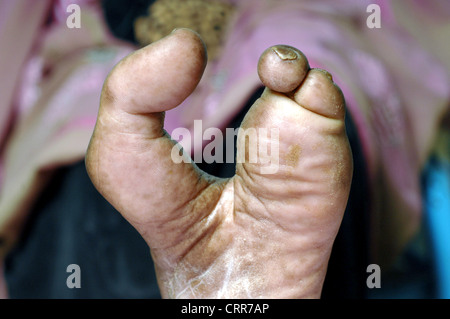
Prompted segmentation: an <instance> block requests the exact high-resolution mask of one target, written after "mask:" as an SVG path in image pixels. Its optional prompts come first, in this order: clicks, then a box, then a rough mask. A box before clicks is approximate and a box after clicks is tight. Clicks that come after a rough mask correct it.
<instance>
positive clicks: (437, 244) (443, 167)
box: [424, 157, 450, 299]
mask: <svg viewBox="0 0 450 319" xmlns="http://www.w3.org/2000/svg"><path fill="white" fill-rule="evenodd" d="M425 174H426V176H425V178H426V183H425V188H424V195H425V203H424V204H425V211H426V221H427V223H428V225H429V227H430V235H431V241H432V244H433V248H434V254H435V265H436V275H437V289H438V298H445V299H450V163H448V162H446V161H444V160H443V159H439V158H437V157H432V158H431V159H430V161H429V162H428V164H427V167H426V170H425Z"/></svg>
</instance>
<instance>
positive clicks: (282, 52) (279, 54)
mask: <svg viewBox="0 0 450 319" xmlns="http://www.w3.org/2000/svg"><path fill="white" fill-rule="evenodd" d="M308 70H309V63H308V60H307V59H306V57H305V55H304V54H303V53H302V52H301V51H300V50H298V49H296V48H294V47H291V46H287V45H275V46H272V47H270V48H268V49H267V50H265V51H264V52H263V54H262V55H261V57H260V59H259V61H258V75H259V78H260V79H261V82H262V83H263V84H264V85H265V86H266V87H268V88H270V89H271V90H273V91H276V92H280V93H288V92H292V91H294V90H295V89H296V88H297V87H298V86H299V85H300V84H301V83H302V81H303V79H304V78H305V76H306V74H307V72H308Z"/></svg>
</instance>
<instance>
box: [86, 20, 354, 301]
mask: <svg viewBox="0 0 450 319" xmlns="http://www.w3.org/2000/svg"><path fill="white" fill-rule="evenodd" d="M206 60H207V54H206V49H205V46H204V44H203V42H202V40H201V39H200V37H199V36H198V35H197V34H196V33H195V32H192V31H190V30H187V29H178V30H176V31H174V32H173V33H172V34H170V35H169V36H167V37H165V38H163V39H161V40H160V41H158V42H155V43H153V44H151V45H149V46H146V47H144V48H142V49H140V50H138V51H136V52H134V53H133V54H131V55H129V56H128V57H126V58H125V59H123V60H122V61H121V62H119V63H118V64H117V66H116V67H115V68H114V69H113V70H112V71H111V73H110V75H109V76H108V78H107V79H106V80H105V84H104V87H103V91H102V97H101V102H100V108H99V113H98V119H97V123H96V127H95V130H94V133H93V135H92V138H91V142H90V145H89V148H88V151H87V154H86V167H87V171H88V173H89V176H90V178H91V179H92V181H93V183H94V185H95V186H96V187H97V189H98V190H99V191H100V193H101V194H102V195H103V196H104V197H105V198H106V199H107V200H108V201H109V202H110V203H111V204H112V205H113V206H114V207H115V208H116V209H117V210H118V211H119V212H121V214H122V215H123V216H124V218H125V219H127V220H128V221H129V222H130V223H131V224H132V225H133V226H134V227H135V228H136V229H137V230H138V232H139V233H140V234H141V235H142V236H143V238H144V239H145V241H146V242H147V244H148V245H149V247H150V249H151V254H152V257H153V259H154V263H155V268H156V274H157V278H158V283H159V287H160V290H161V294H162V296H163V297H166V298H318V297H320V294H321V289H322V285H323V281H324V277H325V274H326V270H327V264H328V259H329V256H330V252H331V248H332V245H333V242H334V239H335V236H336V234H337V231H338V229H339V226H340V223H341V220H342V216H343V213H344V210H345V207H346V203H347V198H348V194H349V190H350V184H351V178H352V170H353V168H352V157H351V150H350V147H349V144H348V140H347V136H346V134H345V125H344V116H345V102H344V97H343V95H342V93H341V90H340V89H339V88H338V87H337V86H336V85H335V84H334V83H333V81H332V78H331V76H330V75H329V74H328V73H327V72H326V71H323V70H319V69H310V68H309V65H308V62H307V59H306V57H305V56H304V55H303V54H302V53H301V52H300V51H298V50H297V49H295V48H291V47H286V46H275V47H273V48H270V49H268V50H266V51H265V52H264V53H263V54H262V56H261V59H260V63H259V67H258V73H259V75H260V77H261V79H262V81H263V83H264V84H265V86H266V90H265V91H264V93H263V94H262V96H261V97H260V99H258V100H257V101H256V103H255V104H254V105H253V106H252V108H251V109H250V111H249V112H248V113H247V115H246V117H245V118H244V120H243V122H242V125H241V128H243V129H249V128H255V129H259V128H264V129H269V130H270V129H271V128H277V129H278V131H279V168H278V170H277V172H276V173H273V174H262V173H261V168H262V167H264V165H266V164H265V163H264V162H263V161H262V160H258V161H257V162H256V163H254V162H251V163H250V162H244V163H239V162H238V163H237V166H236V174H235V176H234V177H232V178H230V179H220V178H216V177H213V176H210V175H208V174H206V173H204V172H202V171H201V170H199V169H198V168H197V167H196V165H195V163H193V162H192V161H191V162H189V161H188V162H186V163H185V162H181V163H174V162H173V161H172V159H171V151H172V148H173V147H174V145H175V144H176V142H174V141H173V140H172V139H171V138H170V136H169V135H168V134H167V133H166V132H165V131H164V129H163V124H164V112H165V111H168V110H170V109H172V108H174V107H176V106H177V105H179V104H180V103H181V102H182V101H183V100H184V99H185V98H186V97H188V96H189V95H190V94H191V93H192V92H193V90H194V89H195V88H196V86H197V84H198V82H199V81H200V78H201V76H202V74H203V71H204V69H205V66H206ZM238 140H239V137H238ZM237 148H238V153H239V152H246V153H248V152H249V148H248V147H247V146H246V145H245V144H244V145H242V143H241V145H238V146H237ZM245 155H246V158H247V157H248V155H250V154H245ZM184 156H186V157H189V155H187V154H184ZM149 271H150V270H149Z"/></svg>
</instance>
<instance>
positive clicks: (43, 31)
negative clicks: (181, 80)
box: [0, 0, 135, 296]
mask: <svg viewBox="0 0 450 319" xmlns="http://www.w3.org/2000/svg"><path fill="white" fill-rule="evenodd" d="M66 3H67V1H66V2H64V1H61V2H58V1H45V0H40V1H31V2H30V1H22V0H17V1H2V2H0V12H1V20H0V25H1V28H0V52H1V60H0V67H1V77H0V90H1V91H0V92H1V93H0V94H1V96H2V99H1V100H0V103H2V104H1V107H0V115H1V116H0V133H1V135H0V138H1V139H0V155H1V156H0V158H1V161H0V238H1V242H2V245H1V246H0V264H3V261H2V260H3V258H4V256H5V255H6V253H7V252H8V251H9V249H11V247H12V246H13V244H14V242H15V241H16V239H17V237H18V236H19V235H20V230H21V227H22V225H23V223H24V221H25V219H26V217H27V214H28V211H29V208H30V206H31V205H33V203H34V201H35V200H36V198H37V197H38V196H39V194H40V192H41V191H42V189H43V188H44V187H45V185H46V182H47V181H48V178H49V177H50V176H51V173H52V171H53V170H54V169H55V168H57V167H59V166H61V165H64V164H67V163H71V162H74V161H78V160H81V159H83V157H84V154H85V151H86V147H87V145H88V142H89V138H90V136H91V134H92V130H93V127H94V125H95V120H96V117H97V112H98V103H99V99H100V92H101V87H102V85H103V82H104V80H105V78H106V76H107V74H108V73H109V72H110V70H111V69H112V68H113V66H114V65H115V64H116V63H117V62H118V61H119V60H120V59H122V58H123V57H124V56H126V55H127V54H129V53H130V52H131V51H133V50H134V49H135V48H134V47H131V46H130V45H126V44H124V43H122V42H120V41H117V40H116V39H114V38H113V37H112V36H111V35H110V34H109V32H108V30H107V28H106V26H105V25H104V24H103V20H102V16H101V12H100V11H99V4H98V1H78V2H77V3H78V4H79V5H80V7H81V16H82V20H81V21H82V26H81V28H80V29H69V28H68V27H67V26H66V18H67V16H68V15H69V13H67V12H66V8H67V6H66ZM24 21H26V23H24ZM45 22H47V24H45ZM48 22H49V23H48ZM5 287H6V285H5V284H4V281H3V276H0V296H1V295H2V294H3V295H5V293H4V290H5V289H4V288H5Z"/></svg>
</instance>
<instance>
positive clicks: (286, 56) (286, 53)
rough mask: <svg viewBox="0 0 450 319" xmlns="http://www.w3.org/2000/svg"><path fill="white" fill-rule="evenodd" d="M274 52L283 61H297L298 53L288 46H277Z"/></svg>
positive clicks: (273, 48)
mask: <svg viewBox="0 0 450 319" xmlns="http://www.w3.org/2000/svg"><path fill="white" fill-rule="evenodd" d="M272 50H273V51H274V52H275V53H276V54H277V55H278V56H279V57H280V59H281V60H296V59H297V58H298V55H297V53H296V52H295V51H294V50H293V49H291V48H289V47H287V46H275V47H272Z"/></svg>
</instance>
